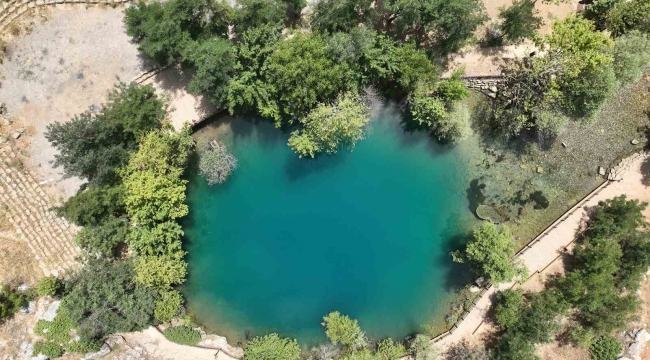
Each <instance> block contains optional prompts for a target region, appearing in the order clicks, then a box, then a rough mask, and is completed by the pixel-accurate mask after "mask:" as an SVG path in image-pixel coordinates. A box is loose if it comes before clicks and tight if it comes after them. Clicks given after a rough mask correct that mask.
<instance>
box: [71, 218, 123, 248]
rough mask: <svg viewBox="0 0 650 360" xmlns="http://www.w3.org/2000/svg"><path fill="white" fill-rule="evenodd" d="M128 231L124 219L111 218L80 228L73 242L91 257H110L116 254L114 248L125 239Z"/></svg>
mask: <svg viewBox="0 0 650 360" xmlns="http://www.w3.org/2000/svg"><path fill="white" fill-rule="evenodd" d="M128 232H129V228H128V223H127V222H126V221H125V220H123V219H118V218H111V219H108V220H104V221H103V222H102V223H100V224H99V225H90V226H86V227H84V228H83V229H81V231H79V232H78V233H77V235H76V236H75V243H76V244H77V245H78V246H79V247H81V248H82V249H83V250H84V251H85V252H86V253H87V254H88V255H90V256H91V257H95V258H101V257H105V258H112V257H116V256H117V255H118V254H115V248H116V247H117V245H119V244H120V243H123V242H124V241H125V239H126V237H127V233H128Z"/></svg>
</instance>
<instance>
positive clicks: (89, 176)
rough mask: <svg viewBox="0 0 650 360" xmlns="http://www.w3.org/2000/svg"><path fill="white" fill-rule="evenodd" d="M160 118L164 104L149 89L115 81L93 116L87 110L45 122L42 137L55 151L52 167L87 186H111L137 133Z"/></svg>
mask: <svg viewBox="0 0 650 360" xmlns="http://www.w3.org/2000/svg"><path fill="white" fill-rule="evenodd" d="M165 116H166V111H165V104H164V102H163V101H162V100H160V99H159V98H158V97H157V96H156V94H155V91H154V89H153V87H151V86H150V85H146V86H142V85H137V84H131V85H124V84H119V85H117V86H116V88H115V89H114V90H113V91H111V92H109V94H108V101H107V103H106V104H104V105H102V107H101V109H100V110H99V112H98V113H97V114H94V113H91V112H90V111H87V112H85V113H82V114H81V115H78V116H75V117H74V118H73V119H72V120H70V121H68V122H65V123H59V122H56V123H54V124H50V125H48V126H47V131H46V133H45V138H46V139H47V140H48V141H49V142H50V143H51V144H52V145H53V146H54V147H55V148H56V149H57V150H58V151H59V154H57V155H55V159H54V167H63V171H64V176H65V177H73V176H78V177H81V178H83V179H86V180H88V182H89V183H90V185H92V186H96V185H103V184H115V183H116V182H118V180H119V177H118V176H117V169H118V168H120V167H122V166H124V165H125V164H126V162H127V160H128V157H129V152H131V151H135V150H136V148H137V143H138V141H139V137H140V136H141V135H142V134H143V133H146V132H148V131H150V130H152V129H154V128H156V127H158V126H160V124H161V122H162V121H163V120H164V118H165Z"/></svg>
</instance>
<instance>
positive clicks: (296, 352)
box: [244, 334, 300, 360]
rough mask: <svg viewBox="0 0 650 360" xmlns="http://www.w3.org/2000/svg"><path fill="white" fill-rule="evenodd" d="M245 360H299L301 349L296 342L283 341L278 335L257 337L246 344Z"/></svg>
mask: <svg viewBox="0 0 650 360" xmlns="http://www.w3.org/2000/svg"><path fill="white" fill-rule="evenodd" d="M245 350H246V351H245V355H244V360H297V359H298V358H299V357H300V347H299V346H298V342H297V341H296V340H291V339H283V338H280V337H279V336H278V334H269V335H265V336H263V337H256V338H254V339H253V340H251V341H249V342H248V343H247V344H246V349H245Z"/></svg>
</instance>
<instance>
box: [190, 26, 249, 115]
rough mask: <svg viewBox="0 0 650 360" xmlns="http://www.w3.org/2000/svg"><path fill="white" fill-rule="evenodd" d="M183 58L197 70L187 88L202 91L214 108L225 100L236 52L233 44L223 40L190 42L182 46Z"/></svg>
mask: <svg viewBox="0 0 650 360" xmlns="http://www.w3.org/2000/svg"><path fill="white" fill-rule="evenodd" d="M183 60H184V61H185V62H187V63H190V64H192V65H193V66H194V68H195V69H196V73H194V76H192V80H191V81H190V84H189V86H188V89H189V90H190V91H191V92H193V93H196V94H205V95H206V96H207V98H208V101H209V102H210V103H211V104H212V105H214V106H215V107H216V108H222V107H224V106H225V105H226V103H227V100H228V90H227V85H228V83H229V81H230V79H231V78H232V77H233V75H234V73H235V62H236V60H235V54H234V50H233V47H232V45H230V42H229V41H228V40H224V39H208V40H202V41H192V42H189V43H188V44H187V45H186V46H185V48H184V49H183Z"/></svg>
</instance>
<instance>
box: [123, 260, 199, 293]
mask: <svg viewBox="0 0 650 360" xmlns="http://www.w3.org/2000/svg"><path fill="white" fill-rule="evenodd" d="M184 255H185V252H182V251H179V252H176V253H173V254H171V255H165V256H138V257H137V258H136V259H135V265H134V270H135V277H134V280H135V282H136V283H137V284H138V285H144V286H145V287H149V288H152V289H155V290H157V291H159V292H164V291H169V290H171V288H172V286H173V285H180V284H182V283H184V282H185V275H186V274H187V263H185V261H183V256H184Z"/></svg>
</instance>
